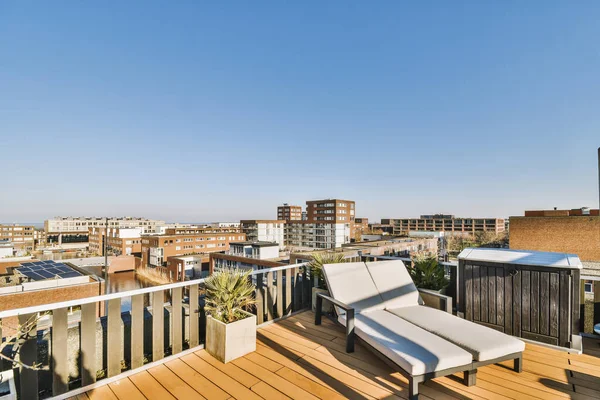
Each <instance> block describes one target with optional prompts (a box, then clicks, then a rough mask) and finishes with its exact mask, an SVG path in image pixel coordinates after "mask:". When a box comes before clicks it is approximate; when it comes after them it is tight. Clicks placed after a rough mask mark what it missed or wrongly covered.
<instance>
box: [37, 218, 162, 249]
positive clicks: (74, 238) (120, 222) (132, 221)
mask: <svg viewBox="0 0 600 400" xmlns="http://www.w3.org/2000/svg"><path fill="white" fill-rule="evenodd" d="M164 225H165V221H160V220H154V219H147V218H138V217H119V218H114V217H109V218H100V217H54V218H52V219H48V220H46V221H44V231H45V232H46V242H47V243H48V244H51V245H58V246H63V247H87V246H88V243H89V230H90V229H92V228H106V227H108V228H141V229H142V233H143V234H145V235H148V234H158V233H160V232H161V227H162V226H164Z"/></svg>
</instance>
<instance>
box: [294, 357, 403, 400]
mask: <svg viewBox="0 0 600 400" xmlns="http://www.w3.org/2000/svg"><path fill="white" fill-rule="evenodd" d="M298 362H299V363H301V364H306V365H310V366H311V367H313V368H315V369H317V370H320V371H323V372H325V373H326V374H328V375H330V376H331V377H333V378H335V379H337V380H339V381H340V382H343V383H345V384H346V385H348V386H350V387H352V388H354V389H357V390H360V391H361V392H364V393H369V394H370V395H371V396H373V397H375V398H378V399H383V398H386V399H387V398H391V396H393V395H392V391H390V390H386V389H384V388H382V387H381V386H380V385H379V384H377V383H375V382H372V381H370V382H369V379H368V378H365V377H361V376H360V374H359V373H356V371H354V373H353V374H350V373H348V372H345V371H341V370H339V369H337V368H335V367H332V366H331V365H329V364H327V363H324V362H321V361H319V360H316V359H314V358H311V357H303V358H301V359H300V360H298ZM357 378H359V379H357ZM402 397H404V398H407V397H408V396H407V395H406V393H405V394H404V396H402Z"/></svg>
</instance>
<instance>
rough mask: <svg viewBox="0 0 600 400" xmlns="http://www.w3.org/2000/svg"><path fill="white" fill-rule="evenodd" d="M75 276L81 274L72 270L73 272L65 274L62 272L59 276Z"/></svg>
mask: <svg viewBox="0 0 600 400" xmlns="http://www.w3.org/2000/svg"><path fill="white" fill-rule="evenodd" d="M77 276H81V275H80V274H79V272H75V271H73V272H67V273H66V274H62V275H61V278H75V277H77Z"/></svg>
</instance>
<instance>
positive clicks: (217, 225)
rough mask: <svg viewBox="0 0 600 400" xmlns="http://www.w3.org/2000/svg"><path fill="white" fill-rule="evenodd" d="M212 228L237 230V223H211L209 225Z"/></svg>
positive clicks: (238, 225)
mask: <svg viewBox="0 0 600 400" xmlns="http://www.w3.org/2000/svg"><path fill="white" fill-rule="evenodd" d="M210 226H211V227H213V228H239V227H240V223H239V222H212V223H211V224H210Z"/></svg>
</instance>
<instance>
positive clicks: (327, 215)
mask: <svg viewBox="0 0 600 400" xmlns="http://www.w3.org/2000/svg"><path fill="white" fill-rule="evenodd" d="M354 214H355V202H354V201H351V200H340V199H325V200H309V201H307V202H306V219H307V221H311V222H336V223H337V222H339V223H343V224H348V223H350V224H353V223H354V217H355V215H354Z"/></svg>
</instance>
